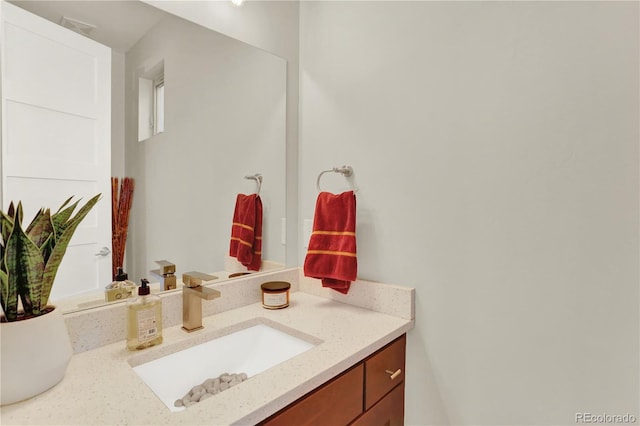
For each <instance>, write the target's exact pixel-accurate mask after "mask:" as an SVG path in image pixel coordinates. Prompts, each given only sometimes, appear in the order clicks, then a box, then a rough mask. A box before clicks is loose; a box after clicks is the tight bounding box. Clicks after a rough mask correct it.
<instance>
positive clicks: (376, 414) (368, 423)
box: [351, 383, 404, 426]
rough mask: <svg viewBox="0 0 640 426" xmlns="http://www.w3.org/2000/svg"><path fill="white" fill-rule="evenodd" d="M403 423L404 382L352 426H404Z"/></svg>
mask: <svg viewBox="0 0 640 426" xmlns="http://www.w3.org/2000/svg"><path fill="white" fill-rule="evenodd" d="M403 424H404V383H401V384H400V385H398V386H396V388H395V389H394V390H392V391H391V393H389V394H388V395H387V396H385V397H384V398H382V399H381V400H380V401H378V403H377V404H375V405H374V406H373V407H371V409H370V410H369V411H367V412H365V413H364V414H363V415H362V416H360V417H359V418H358V419H357V420H356V421H355V422H353V423H352V424H351V426H402V425H403Z"/></svg>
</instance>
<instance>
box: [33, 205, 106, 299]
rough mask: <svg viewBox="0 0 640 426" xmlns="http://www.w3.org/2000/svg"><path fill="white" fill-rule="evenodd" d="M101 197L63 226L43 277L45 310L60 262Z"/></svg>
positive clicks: (42, 297) (42, 293) (83, 207)
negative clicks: (76, 232) (78, 229)
mask: <svg viewBox="0 0 640 426" xmlns="http://www.w3.org/2000/svg"><path fill="white" fill-rule="evenodd" d="M101 195H102V194H98V195H96V196H95V197H93V198H92V199H90V200H89V201H87V203H86V204H85V205H84V206H82V208H81V209H80V210H79V211H78V213H77V214H76V215H75V216H74V217H73V218H71V219H69V221H68V222H66V223H65V224H64V226H63V227H64V231H63V232H62V234H61V235H60V236H59V237H57V238H56V243H55V247H54V248H53V251H52V252H51V255H50V256H49V260H48V261H47V264H46V266H45V268H44V274H43V277H42V292H41V294H40V304H41V305H42V307H43V308H44V307H45V306H46V304H47V302H48V300H49V294H50V293H51V287H52V286H53V280H54V279H55V277H56V273H57V272H58V267H59V266H60V262H61V261H62V257H63V256H64V253H65V252H66V250H67V246H68V245H69V242H70V241H71V237H72V236H73V233H74V232H75V230H76V228H77V227H78V225H79V224H80V222H82V220H83V219H84V218H85V216H86V215H87V214H88V213H89V211H90V210H91V209H92V208H93V206H94V205H95V204H96V203H97V202H98V200H100V196H101ZM76 204H78V202H77V201H76V202H75V203H74V204H73V205H72V207H73V208H75V206H76ZM69 208H71V207H68V208H67V209H69ZM67 209H65V210H63V211H62V212H59V214H62V213H63V212H64V211H66V210H67ZM57 214H58V213H57ZM54 216H55V215H54ZM54 226H55V221H54ZM61 228H62V227H61Z"/></svg>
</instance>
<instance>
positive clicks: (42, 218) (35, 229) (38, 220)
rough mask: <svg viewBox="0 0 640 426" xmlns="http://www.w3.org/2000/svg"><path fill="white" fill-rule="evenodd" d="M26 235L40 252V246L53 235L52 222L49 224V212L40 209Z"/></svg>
mask: <svg viewBox="0 0 640 426" xmlns="http://www.w3.org/2000/svg"><path fill="white" fill-rule="evenodd" d="M26 232H27V235H28V236H29V238H31V241H33V242H34V243H35V244H36V245H37V246H38V247H39V248H40V251H42V244H44V242H45V241H47V240H48V239H49V236H50V235H51V234H52V233H53V222H51V211H50V210H49V209H47V210H44V209H40V211H38V214H37V215H36V217H35V218H34V219H33V221H31V223H30V224H29V227H28V228H27V231H26Z"/></svg>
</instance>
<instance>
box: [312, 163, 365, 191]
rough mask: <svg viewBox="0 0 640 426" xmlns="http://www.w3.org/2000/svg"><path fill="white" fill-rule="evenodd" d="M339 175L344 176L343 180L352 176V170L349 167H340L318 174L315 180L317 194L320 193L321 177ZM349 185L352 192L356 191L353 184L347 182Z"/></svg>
mask: <svg viewBox="0 0 640 426" xmlns="http://www.w3.org/2000/svg"><path fill="white" fill-rule="evenodd" d="M331 172H333V173H340V174H342V175H344V177H345V178H349V177H351V176H353V168H352V167H351V166H342V167H334V168H332V169H329V170H324V171H322V172H320V174H319V175H318V179H317V180H316V188H317V189H318V192H322V189H321V188H320V179H321V178H322V175H323V174H325V173H331ZM349 183H350V184H351V188H352V189H353V191H354V192H355V191H357V190H358V189H357V188H356V187H355V186H354V185H353V182H351V181H350V182H349Z"/></svg>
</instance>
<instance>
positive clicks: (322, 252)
mask: <svg viewBox="0 0 640 426" xmlns="http://www.w3.org/2000/svg"><path fill="white" fill-rule="evenodd" d="M307 254H331V255H334V256H349V257H356V256H357V255H356V254H355V253H353V252H349V251H335V250H307Z"/></svg>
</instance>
